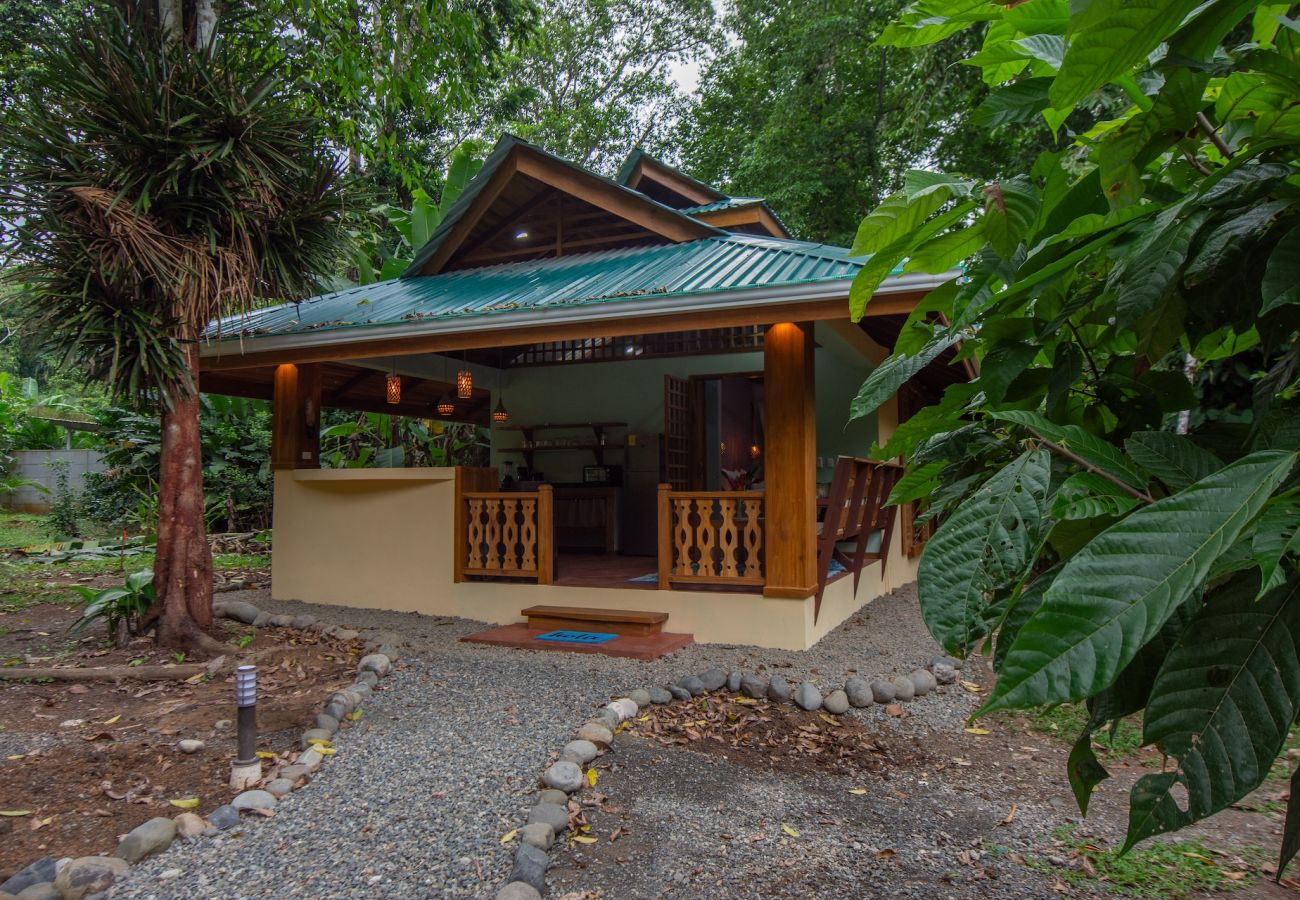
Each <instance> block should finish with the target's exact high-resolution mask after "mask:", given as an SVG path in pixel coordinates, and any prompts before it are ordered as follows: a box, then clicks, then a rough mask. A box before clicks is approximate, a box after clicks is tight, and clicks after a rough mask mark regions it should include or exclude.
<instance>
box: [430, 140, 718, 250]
mask: <svg viewBox="0 0 1300 900" xmlns="http://www.w3.org/2000/svg"><path fill="white" fill-rule="evenodd" d="M517 174H518V175H527V176H529V177H531V178H534V179H536V180H537V181H540V182H542V183H543V184H545V185H548V186H549V187H551V188H554V189H555V190H557V191H559V192H561V193H562V194H567V195H569V196H572V197H576V198H578V199H579V200H584V201H586V202H587V203H590V204H591V205H592V206H595V207H597V208H599V209H602V210H604V211H605V212H608V213H610V214H612V215H616V216H619V217H620V218H623V219H626V220H627V221H629V222H632V223H633V224H635V225H638V226H640V227H641V228H643V229H645V230H646V231H649V232H652V233H653V234H655V235H658V236H661V237H664V238H666V239H668V240H670V241H673V242H674V243H680V242H682V241H693V240H698V239H699V238H704V237H709V236H710V235H714V234H717V233H718V229H716V228H714V227H713V226H711V225H707V224H705V223H703V222H698V221H696V220H694V219H692V218H690V217H689V216H686V215H683V214H681V213H677V212H674V211H673V210H671V209H668V208H666V207H661V206H660V205H659V204H657V203H654V202H652V201H649V200H647V199H645V198H642V197H638V196H636V195H635V194H632V193H629V192H628V191H627V190H626V189H625V188H623V187H622V186H620V185H617V184H614V183H612V182H608V181H606V180H605V179H603V178H600V177H598V176H596V175H592V174H590V173H588V172H584V171H582V170H580V169H575V168H573V167H571V166H568V165H565V164H564V163H562V162H558V161H556V160H553V159H550V158H548V157H546V156H544V155H542V154H539V153H535V152H533V151H532V150H531V149H530V148H528V147H525V146H522V145H518V146H515V147H514V148H512V149H511V150H510V152H509V153H508V154H507V155H506V157H505V159H503V160H502V161H501V164H500V165H498V166H497V168H496V169H495V170H494V171H493V172H492V174H491V175H490V176H489V178H488V181H487V183H486V184H484V185H483V187H482V188H481V189H480V190H479V191H478V193H477V194H475V196H474V199H473V201H472V202H471V203H470V205H469V207H468V208H467V209H466V210H465V212H464V213H463V214H462V215H461V216H460V218H459V219H457V220H456V224H455V225H454V226H452V228H451V230H450V231H449V232H448V233H447V236H446V237H444V238H443V239H442V242H441V243H440V244H439V245H438V249H437V250H435V251H434V253H433V255H432V256H430V257H429V259H428V261H426V262H425V263H424V265H423V266H421V268H420V274H422V275H436V274H438V273H439V272H442V271H444V270H445V269H446V267H447V265H448V263H450V262H451V260H452V258H453V257H455V256H456V255H457V253H458V252H459V251H461V250H463V249H464V245H465V241H466V240H467V239H468V238H469V236H470V233H471V232H472V231H473V230H474V227H475V225H477V224H478V222H479V220H480V219H481V218H482V217H483V215H484V213H486V212H487V211H488V209H490V208H491V206H492V204H493V203H495V202H496V200H497V198H498V197H499V196H500V195H501V192H502V191H503V190H504V189H505V187H506V185H507V184H509V183H510V181H511V179H513V178H514V177H515V175H517ZM498 231H500V229H498ZM469 255H470V256H474V255H475V254H474V253H473V252H471V253H470V254H469Z"/></svg>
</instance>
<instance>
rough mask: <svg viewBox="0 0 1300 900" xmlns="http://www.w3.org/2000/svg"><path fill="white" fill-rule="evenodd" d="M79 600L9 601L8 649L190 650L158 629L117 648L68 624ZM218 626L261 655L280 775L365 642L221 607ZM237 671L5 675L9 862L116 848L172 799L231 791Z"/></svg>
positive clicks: (169, 657) (49, 660)
mask: <svg viewBox="0 0 1300 900" xmlns="http://www.w3.org/2000/svg"><path fill="white" fill-rule="evenodd" d="M80 613H81V609H80V607H79V606H77V605H67V604H48V603H46V604H38V605H36V606H32V607H29V608H27V609H22V610H18V611H13V612H7V613H3V614H0V663H3V664H5V665H11V666H12V665H23V666H26V665H36V666H64V665H76V666H87V667H89V666H95V667H98V666H125V667H128V668H130V667H133V666H137V665H138V666H159V665H161V666H166V665H177V664H179V663H180V662H181V660H179V659H177V658H176V657H174V656H173V654H171V653H168V652H166V651H162V650H159V649H157V648H156V647H155V645H154V643H153V640H152V639H151V638H143V637H142V638H138V639H136V640H135V641H133V642H132V643H131V644H130V645H128V646H126V647H123V648H114V647H111V646H109V645H107V643H106V641H105V638H104V635H103V632H102V629H101V630H98V631H94V632H92V633H91V634H89V635H87V636H84V637H78V636H71V637H70V636H69V635H68V633H67V627H68V626H69V625H70V624H71V623H72V622H74V621H76V619H77V617H78V616H79V615H80ZM218 629H219V630H220V633H219V635H218V636H219V637H222V638H224V639H225V640H227V641H229V642H230V644H231V646H232V655H231V659H230V660H228V662H234V661H235V657H238V659H239V660H249V661H254V662H256V664H257V665H258V668H259V678H258V688H259V703H258V726H259V732H260V735H261V739H260V741H259V744H258V747H259V750H262V751H266V752H269V753H272V754H274V758H269V759H268V760H267V761H266V762H267V763H268V764H267V765H264V771H265V773H266V775H267V776H268V778H271V777H274V776H275V771H276V769H277V767H278V766H279V765H280V764H281V763H283V762H284V761H285V760H286V759H288V757H289V755H290V754H291V753H292V752H294V751H295V750H296V749H297V748H296V747H295V742H296V740H297V739H298V737H299V735H300V733H301V730H302V728H303V727H306V726H308V725H309V724H310V723H311V722H312V720H313V718H314V716H315V713H316V712H317V710H319V708H320V704H321V701H322V699H323V697H324V696H325V695H327V694H328V693H329V692H330V691H332V690H334V689H337V688H340V687H344V686H346V685H347V684H349V683H350V682H351V680H352V677H353V675H354V669H355V666H356V660H357V659H358V658H359V655H360V654H361V653H362V652H363V648H362V646H361V644H360V643H358V642H356V641H349V642H341V641H337V640H335V639H332V638H327V637H324V636H322V635H319V634H317V633H315V632H307V631H298V630H294V629H287V628H281V629H265V630H258V629H254V628H252V627H250V626H247V625H240V624H238V623H234V622H229V621H222V622H220V623H219V626H218ZM240 644H242V645H243V646H242V647H240V646H239V645H240ZM236 647H237V648H238V649H234V648H236ZM194 661H195V660H186V661H185V662H194ZM228 671H229V666H226V667H223V668H222V669H221V670H219V671H218V672H217V674H216V675H213V676H208V675H201V676H199V677H197V678H194V679H191V680H189V681H186V680H181V679H175V680H164V681H151V682H143V681H133V680H123V681H121V682H120V683H119V682H113V681H90V682H63V681H52V682H44V683H33V682H0V747H2V748H3V753H4V754H5V757H4V758H3V759H0V798H3V799H0V808H3V809H4V810H17V811H27V813H28V814H27V815H23V816H3V817H0V832H3V838H0V872H9V871H13V870H16V869H18V868H20V867H21V866H23V865H25V864H27V863H28V862H31V861H32V859H34V858H36V857H39V856H42V855H53V856H83V855H89V854H96V853H107V852H111V851H112V850H113V848H114V847H115V846H116V843H117V840H118V838H119V836H120V835H122V834H124V833H126V832H127V831H129V830H130V829H132V828H133V827H135V826H136V825H138V824H140V823H141V822H144V821H146V820H147V819H150V818H153V817H154V816H174V815H176V814H177V813H179V812H181V808H178V807H177V806H175V805H173V804H172V803H171V801H173V800H181V801H188V800H197V801H198V803H197V805H196V806H194V807H193V811H194V812H197V813H200V814H202V813H206V812H210V811H211V810H212V809H214V808H215V807H217V806H219V805H221V804H223V803H226V802H229V800H230V798H231V797H232V796H233V795H234V792H233V791H231V790H230V788H229V787H228V785H227V783H226V782H227V780H228V778H229V774H230V761H231V760H232V759H233V758H234V755H235V750H236V743H235V737H236V735H235V730H234V726H233V720H234V718H235V709H234V699H233V697H234V688H233V676H231V675H230V674H228ZM184 738H196V739H199V740H201V741H203V742H204V744H205V746H204V748H203V749H202V750H200V751H199V752H197V753H194V754H184V753H182V752H180V750H179V749H178V748H177V742H178V741H179V740H181V739H184Z"/></svg>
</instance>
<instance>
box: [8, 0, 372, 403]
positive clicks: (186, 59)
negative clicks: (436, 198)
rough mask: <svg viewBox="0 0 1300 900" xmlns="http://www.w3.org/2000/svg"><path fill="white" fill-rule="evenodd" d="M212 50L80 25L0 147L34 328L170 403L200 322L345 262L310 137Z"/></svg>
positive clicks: (127, 28) (272, 97) (89, 363)
mask: <svg viewBox="0 0 1300 900" xmlns="http://www.w3.org/2000/svg"><path fill="white" fill-rule="evenodd" d="M221 48H222V45H221V43H220V42H218V43H217V44H216V49H214V50H211V51H195V50H192V49H190V48H188V47H186V46H185V45H184V44H178V43H175V42H168V41H167V40H166V38H165V36H164V35H161V34H160V33H158V30H157V29H150V28H147V27H143V25H142V23H140V22H137V21H128V20H127V19H125V18H123V17H122V16H120V15H118V14H117V13H115V12H113V11H107V12H102V13H100V14H97V15H95V16H93V17H89V18H87V19H86V20H85V21H84V22H82V23H81V24H80V26H79V27H77V28H76V29H75V30H74V31H73V32H71V33H69V34H64V35H52V36H51V39H50V44H49V46H48V47H46V48H45V49H44V50H43V51H42V53H41V55H40V67H39V69H40V73H41V74H40V78H39V84H38V85H37V90H36V91H35V92H34V93H33V95H32V96H31V97H30V98H29V99H28V101H27V108H26V109H25V111H24V114H23V115H21V116H20V117H18V122H17V124H16V126H15V127H14V128H13V129H12V130H10V131H9V132H8V133H6V134H3V135H0V153H3V155H4V156H5V157H6V160H5V161H6V165H5V166H4V170H5V172H6V175H5V176H4V177H5V180H4V182H3V183H0V202H2V203H3V204H4V212H3V220H4V222H5V223H6V230H5V235H4V237H5V240H4V245H5V246H4V250H5V252H6V255H7V256H8V258H9V261H10V262H11V263H13V266H12V267H11V269H10V274H12V275H13V276H14V277H16V278H17V279H19V280H21V281H22V282H24V283H25V284H26V286H27V289H26V294H27V296H28V297H29V306H30V311H31V313H32V315H33V316H34V317H35V318H36V320H37V323H36V324H37V328H36V329H35V330H36V331H37V332H38V333H40V334H42V335H43V336H44V337H45V338H46V340H47V341H48V343H49V344H50V345H51V347H52V348H54V349H57V350H59V351H61V352H63V353H65V354H67V355H68V356H70V357H72V358H75V359H76V360H78V361H79V362H80V363H81V364H82V365H84V367H85V368H86V371H87V373H88V375H89V376H90V377H92V378H96V379H102V380H105V381H107V382H108V383H109V384H110V385H111V386H112V387H113V388H114V389H115V390H116V391H118V392H119V393H120V394H124V395H128V396H131V397H136V398H139V397H142V396H144V395H146V394H148V395H150V396H152V397H155V398H156V397H158V396H160V395H161V396H162V397H164V398H165V397H167V396H168V395H169V394H170V388H172V387H176V386H179V385H181V384H182V383H186V382H187V381H188V379H189V378H190V377H191V375H190V373H189V371H188V366H187V363H186V353H185V347H186V344H187V343H188V342H190V341H192V340H194V339H196V338H197V336H198V334H199V333H200V332H201V330H202V328H203V327H204V326H205V325H206V324H207V323H208V322H210V321H211V320H213V319H215V318H218V317H220V316H226V315H231V314H238V313H239V312H241V311H244V310H247V309H249V308H250V307H251V306H252V305H254V304H255V303H256V302H257V301H258V300H259V299H261V298H268V297H294V296H301V295H303V294H305V293H308V292H310V291H311V290H312V289H313V288H314V287H315V286H316V284H317V279H318V278H319V277H322V276H325V275H328V274H329V273H331V272H333V271H334V270H335V269H336V268H337V265H338V263H339V260H340V259H341V258H342V257H343V255H344V254H345V252H346V249H347V248H346V247H345V245H344V242H345V241H346V237H345V230H344V229H343V228H340V227H339V219H340V216H341V214H342V212H343V206H342V199H341V178H340V173H339V166H338V161H337V159H336V157H335V156H334V155H333V154H332V153H331V152H330V151H329V148H328V147H326V146H325V144H324V142H323V141H322V140H321V139H320V137H319V132H318V129H317V128H316V126H315V123H314V122H312V121H311V120H310V119H308V118H306V117H304V116H303V115H302V114H301V113H300V112H299V111H298V110H297V109H295V106H294V104H292V103H291V102H290V100H289V98H287V97H285V96H284V95H283V94H282V93H280V92H279V91H278V89H277V83H276V81H275V80H274V79H273V78H271V77H268V74H267V73H265V72H259V71H252V70H250V68H249V66H248V64H247V63H245V62H244V61H243V59H234V58H232V57H231V55H229V54H227V53H225V52H224V51H223V50H222V49H221ZM159 389H161V390H159Z"/></svg>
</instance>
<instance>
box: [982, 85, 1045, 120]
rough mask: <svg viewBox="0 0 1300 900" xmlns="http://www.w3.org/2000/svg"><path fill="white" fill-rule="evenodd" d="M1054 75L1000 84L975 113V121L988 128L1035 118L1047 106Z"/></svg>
mask: <svg viewBox="0 0 1300 900" xmlns="http://www.w3.org/2000/svg"><path fill="white" fill-rule="evenodd" d="M1051 83H1052V79H1050V78H1025V79H1022V80H1021V81H1015V82H1012V83H1011V84H1008V85H1006V86H1005V87H1000V88H998V89H997V90H995V91H993V92H992V93H990V94H989V95H988V96H987V97H985V98H984V101H983V102H982V103H980V105H979V106H977V107H975V109H974V111H972V112H971V120H972V121H974V122H975V123H976V124H978V125H983V126H984V127H985V128H997V127H998V126H999V125H1014V124H1016V123H1018V122H1028V121H1031V120H1032V119H1033V118H1034V116H1036V115H1038V114H1039V113H1040V112H1042V111H1043V110H1045V109H1046V108H1047V88H1048V86H1049V85H1050V84H1051Z"/></svg>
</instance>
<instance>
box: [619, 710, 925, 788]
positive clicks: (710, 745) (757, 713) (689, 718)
mask: <svg viewBox="0 0 1300 900" xmlns="http://www.w3.org/2000/svg"><path fill="white" fill-rule="evenodd" d="M628 730H630V731H632V732H633V733H635V734H638V735H641V736H643V737H646V738H649V739H650V740H652V741H655V742H657V743H660V744H663V745H665V746H679V747H684V748H686V749H689V750H694V751H696V752H699V753H710V754H715V755H719V756H724V757H726V758H727V759H728V760H730V761H731V762H734V763H738V764H740V765H743V766H749V767H751V768H759V769H779V768H784V767H787V766H791V765H794V766H799V767H801V768H805V769H809V768H810V769H817V770H821V771H826V772H833V773H842V772H844V771H846V770H849V769H852V770H858V771H864V772H868V773H880V772H883V771H885V770H886V769H887V768H897V767H899V766H916V765H921V764H924V763H925V762H926V761H927V755H926V754H925V753H924V751H922V749H921V747H920V745H919V744H918V743H917V741H916V740H915V739H914V738H912V737H909V736H904V735H900V734H885V733H882V732H879V731H873V730H871V729H868V728H866V727H865V726H863V725H862V724H861V723H860V722H859V721H857V720H856V719H853V718H851V717H848V716H833V715H830V714H829V713H826V712H807V711H805V710H803V709H800V708H799V707H797V706H794V705H792V704H790V703H773V702H772V701H769V700H754V699H750V698H748V697H741V696H739V695H734V694H726V693H722V692H718V693H715V694H713V695H710V696H707V697H700V698H697V699H694V700H679V701H677V702H674V703H670V704H666V705H664V706H652V707H650V708H649V709H647V710H645V711H643V713H642V714H641V715H640V716H638V717H637V718H636V719H633V720H632V721H631V722H630V723H629V729H628Z"/></svg>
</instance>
